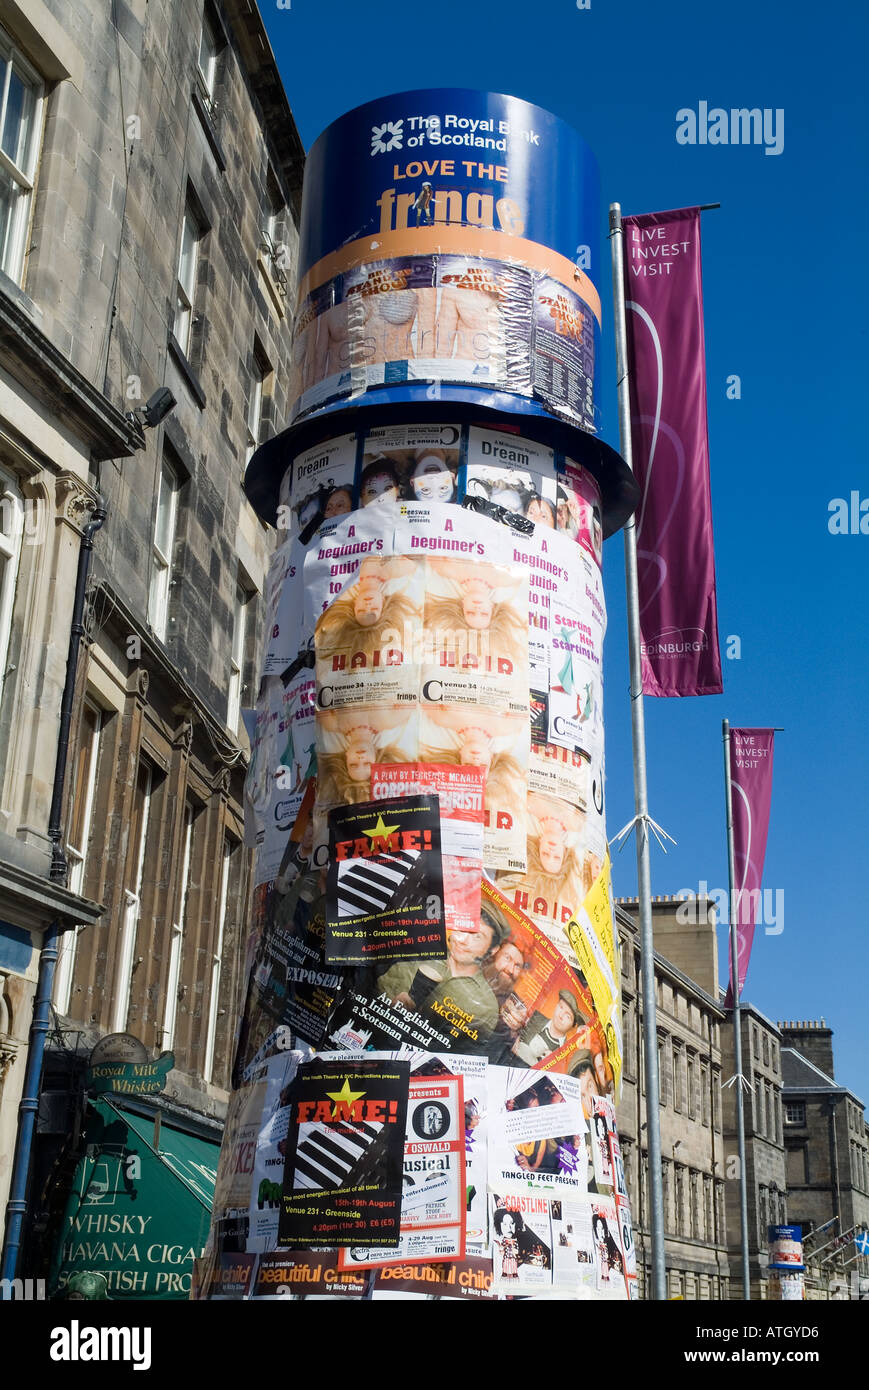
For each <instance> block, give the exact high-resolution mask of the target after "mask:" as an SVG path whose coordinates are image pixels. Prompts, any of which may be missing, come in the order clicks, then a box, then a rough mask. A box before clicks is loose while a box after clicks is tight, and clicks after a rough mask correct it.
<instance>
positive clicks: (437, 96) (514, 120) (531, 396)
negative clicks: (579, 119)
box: [290, 89, 601, 432]
mask: <svg viewBox="0 0 869 1390" xmlns="http://www.w3.org/2000/svg"><path fill="white" fill-rule="evenodd" d="M598 215H599V195H598V176H597V166H596V164H595V161H594V158H593V156H592V154H591V152H590V150H589V149H588V147H587V146H586V145H585V143H584V141H583V140H582V139H581V138H580V137H579V135H578V134H577V133H576V132H575V131H574V130H572V129H571V128H570V127H569V126H567V125H565V124H564V122H562V121H560V120H559V119H558V118H557V117H556V116H553V115H552V114H551V113H550V112H548V111H544V110H542V109H541V108H540V107H538V106H533V105H531V104H530V103H529V102H525V101H520V100H519V99H518V98H516V97H509V96H500V95H497V94H494V93H491V92H477V91H471V90H464V89H457V90H450V89H441V90H439V89H435V90H429V91H418V92H405V93H400V94H397V95H394V96H389V97H383V98H381V99H379V100H377V101H372V102H368V103H366V105H364V106H360V107H357V108H356V109H355V110H353V111H350V112H348V113H347V114H346V115H344V116H342V117H340V118H339V119H338V120H337V121H335V122H333V124H332V125H330V126H329V127H328V128H327V129H326V130H325V131H324V132H323V134H322V135H321V136H320V137H319V139H318V140H317V141H316V142H315V144H314V146H313V148H312V150H311V153H310V155H309V157H308V166H307V172H306V178H305V195H304V202H303V209H302V227H301V246H300V258H299V282H298V295H297V301H296V309H295V312H296V317H295V347H294V355H295V363H294V376H293V381H292V383H291V389H290V398H291V401H292V406H291V414H292V417H293V418H296V417H303V416H307V415H309V414H310V413H311V412H314V411H316V410H318V409H321V408H323V407H324V406H326V405H327V404H329V403H334V402H336V401H341V400H346V401H347V402H348V403H357V402H359V401H360V400H368V399H369V398H372V397H376V395H377V392H378V390H380V389H382V388H384V387H388V388H390V392H391V397H392V399H398V400H400V399H402V398H404V399H412V398H414V388H415V387H418V386H419V385H420V384H421V383H427V385H426V386H425V387H424V390H430V389H431V388H432V384H435V385H437V384H440V385H441V386H442V387H447V386H449V385H453V386H454V385H456V384H461V385H462V386H463V387H464V388H466V389H465V390H464V391H463V392H462V396H463V399H465V400H468V401H474V400H476V401H480V402H485V401H491V400H492V399H493V398H494V397H495V396H496V395H497V396H498V397H499V398H503V400H502V404H504V407H505V408H506V409H511V410H513V411H515V412H517V413H522V412H523V411H525V412H527V411H528V410H529V409H531V408H534V409H540V410H542V411H543V412H548V413H551V414H553V415H555V416H558V417H560V418H562V419H565V420H567V421H568V422H569V423H571V424H572V425H574V426H577V427H579V428H580V429H582V430H585V431H591V432H594V431H595V430H596V428H597V424H598V418H597V406H596V398H595V367H596V361H597V355H598V350H599V343H600V324H601V302H600V291H599V279H600V266H599V261H598V259H597V257H598ZM418 394H423V392H419V393H418Z"/></svg>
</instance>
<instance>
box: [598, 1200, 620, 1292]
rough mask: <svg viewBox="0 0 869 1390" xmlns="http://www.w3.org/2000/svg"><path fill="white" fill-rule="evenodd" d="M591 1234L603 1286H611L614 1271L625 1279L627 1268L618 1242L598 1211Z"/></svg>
mask: <svg viewBox="0 0 869 1390" xmlns="http://www.w3.org/2000/svg"><path fill="white" fill-rule="evenodd" d="M591 1233H592V1239H593V1240H594V1244H595V1249H596V1250H597V1260H598V1274H599V1277H600V1281H601V1284H602V1285H604V1284H609V1283H610V1280H611V1278H612V1274H613V1271H616V1272H617V1273H618V1274H620V1275H621V1277H622V1278H624V1274H625V1267H624V1264H623V1263H622V1252H621V1250H620V1249H619V1243H618V1241H617V1240H616V1239H615V1238H614V1237H613V1236H612V1235H611V1234H610V1229H609V1226H608V1224H607V1221H606V1218H605V1217H604V1216H602V1215H601V1213H600V1212H599V1211H596V1212H595V1214H594V1216H593V1217H592V1219H591Z"/></svg>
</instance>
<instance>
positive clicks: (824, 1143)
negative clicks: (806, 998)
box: [778, 1019, 869, 1285]
mask: <svg viewBox="0 0 869 1390" xmlns="http://www.w3.org/2000/svg"><path fill="white" fill-rule="evenodd" d="M778 1026H779V1031H780V1033H781V1039H782V1054H781V1055H782V1077H783V1086H782V1120H783V1126H782V1127H783V1134H784V1145H785V1149H786V1154H787V1187H788V1214H789V1218H790V1220H791V1221H792V1222H794V1223H795V1224H798V1225H801V1226H802V1227H803V1232H804V1235H805V1236H810V1235H811V1233H812V1232H813V1231H815V1230H816V1229H817V1228H818V1227H821V1226H827V1224H828V1223H832V1224H830V1225H829V1227H828V1230H827V1232H826V1233H824V1234H820V1235H819V1236H818V1238H817V1239H816V1240H809V1241H807V1250H808V1251H809V1252H812V1253H811V1254H810V1263H811V1264H812V1266H813V1270H812V1274H813V1279H814V1280H816V1281H818V1282H819V1283H821V1284H822V1285H823V1284H825V1283H826V1282H828V1278H827V1276H829V1274H830V1273H832V1272H833V1271H834V1269H835V1270H838V1272H839V1273H840V1274H841V1272H842V1270H844V1269H847V1268H851V1269H855V1268H856V1262H855V1260H854V1257H855V1254H856V1251H855V1247H854V1245H853V1241H846V1242H845V1243H844V1244H843V1245H838V1244H835V1245H831V1244H830V1242H837V1241H838V1240H839V1239H840V1238H841V1237H842V1236H844V1235H845V1234H846V1233H848V1232H851V1231H852V1230H853V1228H854V1227H858V1228H863V1229H865V1228H867V1227H869V1141H867V1129H866V1120H865V1115H864V1107H863V1102H862V1100H860V1098H859V1097H858V1096H856V1095H855V1094H854V1092H853V1091H850V1090H848V1088H847V1087H845V1086H840V1085H838V1084H837V1082H836V1080H835V1066H834V1060H833V1032H832V1029H831V1028H829V1027H828V1026H827V1023H826V1022H825V1020H824V1019H821V1020H820V1021H802V1022H793V1021H791V1022H787V1023H780V1024H779V1025H778ZM822 1247H826V1248H825V1250H824V1255H823V1256H821V1257H818V1258H817V1259H816V1258H815V1257H814V1252H815V1251H819V1250H821V1248H822ZM830 1257H832V1258H830ZM846 1259H847V1260H849V1261H850V1262H851V1263H850V1265H849V1266H846V1265H845V1264H844V1261H845V1260H846ZM823 1265H826V1268H823V1267H822V1266H823ZM861 1272H862V1271H861Z"/></svg>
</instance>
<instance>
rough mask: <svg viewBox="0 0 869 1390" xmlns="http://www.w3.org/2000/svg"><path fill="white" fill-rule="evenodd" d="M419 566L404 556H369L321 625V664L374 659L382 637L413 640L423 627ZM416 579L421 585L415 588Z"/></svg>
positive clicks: (318, 648)
mask: <svg viewBox="0 0 869 1390" xmlns="http://www.w3.org/2000/svg"><path fill="white" fill-rule="evenodd" d="M420 564H421V562H420V561H419V560H412V559H410V558H409V557H408V556H402V555H396V556H393V557H391V558H386V559H380V558H379V557H377V556H366V558H365V559H364V560H363V561H362V564H361V565H360V566H359V573H358V575H357V577H356V580H355V582H354V583H353V584H351V585H350V586H349V588H347V589H345V590H344V593H343V594H341V595H339V597H338V598H336V599H334V600H333V601H332V603H330V604H329V607H328V608H327V609H326V611H325V612H324V613H321V614H320V617H319V618H318V619H317V625H316V627H315V629H314V645H315V651H316V655H317V660H318V661H321V660H324V659H328V658H330V657H332V656H335V655H337V654H338V653H344V654H346V655H348V656H356V655H357V654H361V655H363V656H365V657H372V656H373V655H374V653H375V652H377V651H380V649H381V647H382V646H383V643H384V634H387V633H388V634H389V640H390V642H394V640H395V635H396V634H397V635H398V640H399V641H400V642H401V641H403V640H404V634H405V632H407V633H408V634H409V635H411V636H412V635H413V634H415V633H416V632H417V631H418V630H419V629H420V626H421V624H422V601H423V600H422V584H421V575H420V573H419V566H420ZM415 579H419V581H420V582H417V583H414V580H415ZM411 656H412V653H408V657H411Z"/></svg>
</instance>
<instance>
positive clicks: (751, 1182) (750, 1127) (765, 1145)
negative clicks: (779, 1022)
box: [722, 1000, 788, 1299]
mask: <svg viewBox="0 0 869 1390" xmlns="http://www.w3.org/2000/svg"><path fill="white" fill-rule="evenodd" d="M739 1018H740V1025H741V1030H742V1074H743V1076H744V1077H745V1082H746V1084H745V1086H743V1118H744V1122H745V1161H746V1169H747V1172H746V1184H747V1189H748V1269H749V1279H750V1288H751V1297H752V1298H753V1299H761V1298H765V1297H766V1292H767V1281H766V1268H767V1264H768V1258H767V1250H768V1240H767V1228H768V1227H769V1226H774V1225H785V1224H786V1223H787V1221H788V1194H787V1175H786V1169H785V1150H784V1139H783V1133H782V1059H781V1036H780V1034H779V1030H778V1028H777V1027H776V1025H775V1024H774V1023H772V1022H770V1020H769V1019H768V1018H766V1017H765V1016H764V1015H763V1014H762V1013H761V1012H760V1010H759V1009H757V1008H755V1006H754V1005H753V1004H751V1003H750V1002H746V1001H742V1000H740V1009H739ZM722 1037H723V1042H724V1047H723V1055H722V1064H723V1068H724V1074H725V1077H726V1078H729V1077H732V1076H735V1074H736V1065H735V1060H734V1046H733V1021H732V1015H731V1014H730V1012H729V1011H728V1021H727V1027H726V1028H725V1029H724V1030H723V1033H722ZM723 1107H724V1134H725V1139H726V1141H727V1147H728V1151H729V1152H731V1153H734V1154H736V1153H737V1138H736V1083H734V1084H733V1085H732V1086H728V1087H726V1088H725V1090H724V1093H723ZM725 1200H726V1216H727V1229H728V1232H729V1240H730V1247H731V1251H732V1255H733V1269H734V1275H733V1277H734V1282H735V1284H737V1285H738V1292H736V1294H735V1296H736V1297H738V1298H741V1297H742V1264H741V1245H740V1238H741V1222H740V1214H739V1183H738V1182H735V1181H734V1182H728V1183H727V1184H726V1185H725Z"/></svg>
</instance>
